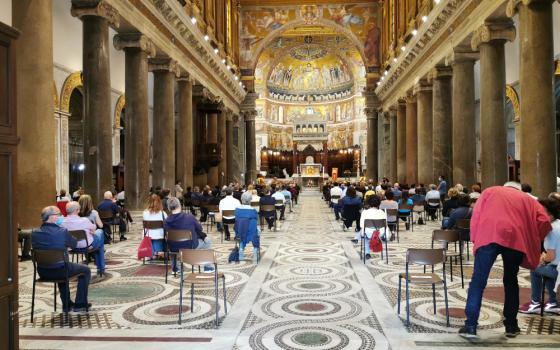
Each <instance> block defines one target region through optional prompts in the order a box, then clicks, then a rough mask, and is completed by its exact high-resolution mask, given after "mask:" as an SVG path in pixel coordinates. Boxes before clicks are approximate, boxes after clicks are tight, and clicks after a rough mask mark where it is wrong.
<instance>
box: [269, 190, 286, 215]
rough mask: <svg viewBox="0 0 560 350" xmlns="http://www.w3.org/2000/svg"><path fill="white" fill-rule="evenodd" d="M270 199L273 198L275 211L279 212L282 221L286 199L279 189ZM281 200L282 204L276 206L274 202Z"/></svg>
mask: <svg viewBox="0 0 560 350" xmlns="http://www.w3.org/2000/svg"><path fill="white" fill-rule="evenodd" d="M272 198H274V205H275V206H276V210H280V220H284V212H285V211H286V197H284V194H283V193H282V190H281V189H277V190H276V191H274V193H273V194H272ZM277 200H278V201H279V200H281V201H282V204H276V201H277Z"/></svg>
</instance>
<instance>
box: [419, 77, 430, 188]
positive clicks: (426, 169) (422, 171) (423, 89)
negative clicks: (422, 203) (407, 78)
mask: <svg viewBox="0 0 560 350" xmlns="http://www.w3.org/2000/svg"><path fill="white" fill-rule="evenodd" d="M414 92H415V93H416V99H417V115H418V125H417V127H418V183H421V184H424V185H425V186H428V185H429V184H431V183H433V182H434V180H435V179H434V178H433V176H434V175H433V173H434V170H433V169H434V165H433V159H434V157H433V155H432V151H433V144H432V135H433V127H432V124H433V123H432V121H433V120H432V118H433V116H432V103H433V97H432V85H431V84H430V83H428V81H427V80H424V79H423V80H420V81H419V82H418V84H416V86H415V87H414Z"/></svg>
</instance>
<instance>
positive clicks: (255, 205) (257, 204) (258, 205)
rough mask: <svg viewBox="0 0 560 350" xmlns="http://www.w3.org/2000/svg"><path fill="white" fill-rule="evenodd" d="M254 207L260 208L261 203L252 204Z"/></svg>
mask: <svg viewBox="0 0 560 350" xmlns="http://www.w3.org/2000/svg"><path fill="white" fill-rule="evenodd" d="M251 206H252V207H260V206H261V204H260V203H259V202H251Z"/></svg>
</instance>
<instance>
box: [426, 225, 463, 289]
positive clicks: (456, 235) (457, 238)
mask: <svg viewBox="0 0 560 350" xmlns="http://www.w3.org/2000/svg"><path fill="white" fill-rule="evenodd" d="M434 242H440V243H442V244H443V249H445V258H446V259H447V258H449V271H450V274H451V282H453V258H455V259H456V258H459V264H460V265H461V287H462V288H463V289H464V288H465V282H464V273H463V248H462V247H463V244H462V241H461V231H459V230H434V231H433V232H432V248H434ZM449 243H459V251H457V249H456V248H457V246H455V250H454V251H450V250H449Z"/></svg>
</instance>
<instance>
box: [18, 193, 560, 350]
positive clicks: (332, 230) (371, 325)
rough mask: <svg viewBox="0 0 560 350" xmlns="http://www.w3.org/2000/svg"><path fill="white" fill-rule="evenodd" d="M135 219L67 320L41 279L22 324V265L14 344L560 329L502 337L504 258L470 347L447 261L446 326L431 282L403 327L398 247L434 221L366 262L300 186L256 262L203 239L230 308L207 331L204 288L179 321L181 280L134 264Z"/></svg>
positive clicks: (354, 343)
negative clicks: (82, 305) (231, 258)
mask: <svg viewBox="0 0 560 350" xmlns="http://www.w3.org/2000/svg"><path fill="white" fill-rule="evenodd" d="M134 219H135V220H134V222H133V223H132V224H131V227H130V231H131V233H130V234H129V240H127V241H124V242H120V243H118V244H115V245H108V246H107V253H106V259H107V272H106V275H105V277H104V278H103V279H101V280H96V279H93V280H92V283H91V285H90V290H89V298H90V302H92V304H93V309H92V310H91V311H90V312H89V316H88V315H87V314H86V313H71V314H70V315H71V316H70V317H71V318H70V320H69V324H65V323H64V320H63V318H62V314H61V313H59V312H60V309H59V312H53V305H52V301H53V299H52V286H51V285H48V286H38V291H37V297H36V305H35V325H33V324H32V323H31V322H29V317H30V306H31V287H32V276H31V274H32V271H33V269H32V265H31V262H23V263H22V264H21V265H20V278H21V280H20V334H21V339H22V340H21V342H22V343H21V347H22V348H23V349H45V348H49V349H50V348H57V349H69V348H72V349H74V348H75V347H76V345H78V346H87V348H95V349H105V348H107V349H108V348H111V349H114V348H120V349H129V348H133V347H134V348H135V349H155V348H161V346H181V347H182V346H188V348H189V349H311V348H315V349H318V348H320V349H327V348H328V349H373V348H375V349H389V348H390V349H411V348H416V347H418V348H426V347H432V348H439V347H448V348H453V347H461V348H462V347H465V346H467V347H470V348H477V345H480V347H481V348H482V347H484V348H487V347H502V346H507V347H512V348H515V347H516V346H519V347H520V348H522V347H529V346H534V344H539V346H542V347H543V348H554V347H557V346H558V345H559V344H560V342H559V341H558V338H557V337H556V336H553V335H550V336H547V335H549V334H555V333H557V327H558V326H559V325H558V323H557V321H556V320H555V318H551V317H546V318H544V319H541V318H540V317H539V316H534V315H532V316H524V315H519V320H520V324H519V326H520V328H521V330H522V334H526V335H527V336H524V337H518V338H517V339H513V340H512V339H507V340H506V338H505V337H504V336H503V328H502V327H503V325H502V323H501V308H502V304H503V292H502V284H501V283H502V281H501V277H502V269H501V263H497V264H496V265H495V267H494V270H493V272H492V275H491V278H490V280H489V284H488V287H487V290H486V292H485V298H484V301H483V308H482V311H481V317H480V327H479V330H480V334H481V338H482V339H484V341H483V342H481V343H480V344H477V343H474V344H471V343H468V342H466V341H463V340H461V339H460V338H459V337H457V335H456V332H457V329H458V328H459V327H460V326H461V325H462V324H463V322H464V315H463V308H464V305H465V299H466V289H462V288H461V279H460V271H459V268H458V267H457V266H455V265H454V279H453V282H451V281H449V279H448V282H449V308H450V316H451V317H450V322H451V327H446V321H445V306H444V300H443V293H442V290H441V287H440V286H438V287H437V289H436V292H437V312H436V313H435V315H434V313H433V307H432V295H431V288H430V287H421V288H419V287H412V289H411V326H410V327H406V325H405V322H406V317H405V315H406V313H405V308H404V291H403V306H402V309H401V314H400V318H399V317H398V316H397V312H396V309H397V307H396V303H397V286H398V273H401V272H404V266H405V252H406V249H407V248H414V247H417V248H428V247H430V245H431V232H432V230H434V229H437V228H438V226H439V222H437V223H434V222H431V221H428V223H427V225H422V226H418V225H414V227H413V230H414V231H405V230H404V225H401V231H400V243H397V242H396V241H392V242H389V245H388V251H389V263H388V264H387V263H386V261H385V260H381V259H380V255H379V254H373V255H372V259H370V260H367V261H366V264H365V265H364V263H363V262H362V261H361V260H360V257H359V253H360V251H359V250H360V249H359V245H354V244H352V243H351V242H350V239H352V238H354V233H353V232H351V231H350V230H349V231H343V230H342V224H341V222H340V221H336V220H335V219H334V214H333V212H332V209H330V208H328V206H327V204H326V203H325V201H323V200H322V199H321V196H320V193H319V192H318V191H316V190H304V191H303V192H302V193H301V195H300V200H299V203H298V204H297V205H296V206H294V208H293V213H287V214H286V220H285V221H279V222H278V227H277V231H276V232H271V231H269V230H267V229H266V228H265V229H264V231H263V233H262V236H261V243H262V259H261V261H260V262H259V263H258V264H255V263H253V260H252V256H251V248H250V247H249V248H247V249H246V251H245V261H242V262H240V263H231V264H230V263H228V255H229V252H230V250H231V249H232V248H233V245H234V243H232V242H224V243H220V236H219V234H218V233H217V231H216V229H215V228H213V229H212V231H211V232H210V237H211V239H212V242H213V244H214V247H215V249H216V251H217V252H218V254H219V271H221V272H224V273H225V276H226V286H227V303H228V305H227V306H228V314H227V315H224V313H223V303H222V300H223V299H221V297H222V294H221V292H220V295H219V300H220V310H219V315H220V322H219V327H218V328H217V329H214V324H213V319H214V311H215V309H214V292H213V288H212V287H210V288H206V289H200V288H196V289H195V302H194V309H193V310H192V311H193V312H191V310H190V307H189V304H190V299H189V295H188V289H187V290H186V291H185V294H184V298H185V299H184V309H183V311H184V313H183V323H182V325H180V326H179V325H178V324H177V318H178V302H179V296H178V292H179V287H178V278H174V277H170V280H169V283H168V284H165V278H164V269H163V264H162V262H154V263H147V264H145V265H143V264H142V261H138V260H136V250H137V247H138V244H139V242H140V239H141V232H142V228H141V225H142V224H141V221H140V217H139V216H138V217H137V216H134ZM204 227H205V230H206V225H204ZM472 263H473V261H472V256H471V260H470V261H465V262H464V271H465V287H467V286H468V276H470V274H471V271H472ZM90 266H91V265H90ZM93 270H94V267H93V266H92V272H93ZM436 273H441V271H440V270H436ZM447 276H448V278H449V275H447ZM519 281H520V287H521V300H525V299H527V297H528V295H529V293H530V282H529V279H528V271H527V270H522V271H521V273H520V278H519ZM72 294H73V292H72ZM59 307H60V306H59ZM434 334H437V338H434ZM435 339H437V341H435ZM514 344H517V345H514Z"/></svg>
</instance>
